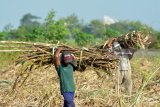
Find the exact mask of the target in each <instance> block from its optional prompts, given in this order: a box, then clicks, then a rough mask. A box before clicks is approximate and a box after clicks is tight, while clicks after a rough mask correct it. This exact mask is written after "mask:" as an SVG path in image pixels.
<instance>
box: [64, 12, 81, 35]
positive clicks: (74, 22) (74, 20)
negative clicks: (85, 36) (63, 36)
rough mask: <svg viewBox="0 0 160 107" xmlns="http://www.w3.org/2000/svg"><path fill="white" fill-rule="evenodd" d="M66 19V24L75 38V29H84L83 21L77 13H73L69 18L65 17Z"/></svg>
mask: <svg viewBox="0 0 160 107" xmlns="http://www.w3.org/2000/svg"><path fill="white" fill-rule="evenodd" d="M64 21H65V23H66V26H67V27H68V29H69V31H70V33H71V38H75V36H76V34H75V32H74V31H75V29H79V30H80V31H82V29H83V22H82V21H80V20H79V19H78V17H77V16H76V15H75V14H71V15H70V16H68V17H67V18H64Z"/></svg>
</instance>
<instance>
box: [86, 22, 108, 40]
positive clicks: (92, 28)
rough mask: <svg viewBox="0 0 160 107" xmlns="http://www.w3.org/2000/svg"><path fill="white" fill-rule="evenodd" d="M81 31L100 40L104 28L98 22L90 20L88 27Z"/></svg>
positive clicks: (101, 23)
mask: <svg viewBox="0 0 160 107" xmlns="http://www.w3.org/2000/svg"><path fill="white" fill-rule="evenodd" d="M83 31H85V32H86V33H89V34H92V35H95V36H96V37H97V38H102V37H103V35H104V32H105V26H104V24H103V22H102V21H100V20H96V19H95V20H92V21H91V22H90V23H89V25H86V26H84V28H83Z"/></svg>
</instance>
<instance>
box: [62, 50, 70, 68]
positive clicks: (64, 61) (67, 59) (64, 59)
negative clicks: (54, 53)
mask: <svg viewBox="0 0 160 107" xmlns="http://www.w3.org/2000/svg"><path fill="white" fill-rule="evenodd" d="M72 62H73V56H72V55H71V53H70V52H69V51H63V52H62V64H64V65H68V64H69V63H72Z"/></svg>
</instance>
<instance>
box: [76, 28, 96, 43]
mask: <svg viewBox="0 0 160 107" xmlns="http://www.w3.org/2000/svg"><path fill="white" fill-rule="evenodd" d="M75 32H76V38H75V41H76V43H77V44H78V46H86V45H91V44H93V43H94V42H95V37H94V35H91V34H87V33H84V32H80V31H78V30H76V31H75Z"/></svg>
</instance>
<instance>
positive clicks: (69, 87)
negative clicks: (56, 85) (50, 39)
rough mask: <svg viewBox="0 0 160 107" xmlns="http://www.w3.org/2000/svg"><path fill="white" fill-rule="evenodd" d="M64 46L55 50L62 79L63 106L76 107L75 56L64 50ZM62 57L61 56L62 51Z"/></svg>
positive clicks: (55, 58)
mask: <svg viewBox="0 0 160 107" xmlns="http://www.w3.org/2000/svg"><path fill="white" fill-rule="evenodd" d="M62 50H63V48H58V50H57V51H56V52H55V55H54V60H55V67H56V70H57V74H58V76H59V79H60V91H61V95H63V98H64V105H63V107H75V103H74V92H75V84H74V78H73V72H74V67H75V65H74V64H73V60H74V58H73V56H72V54H71V53H70V52H68V51H62ZM61 52H62V54H61V57H60V53H61Z"/></svg>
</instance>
